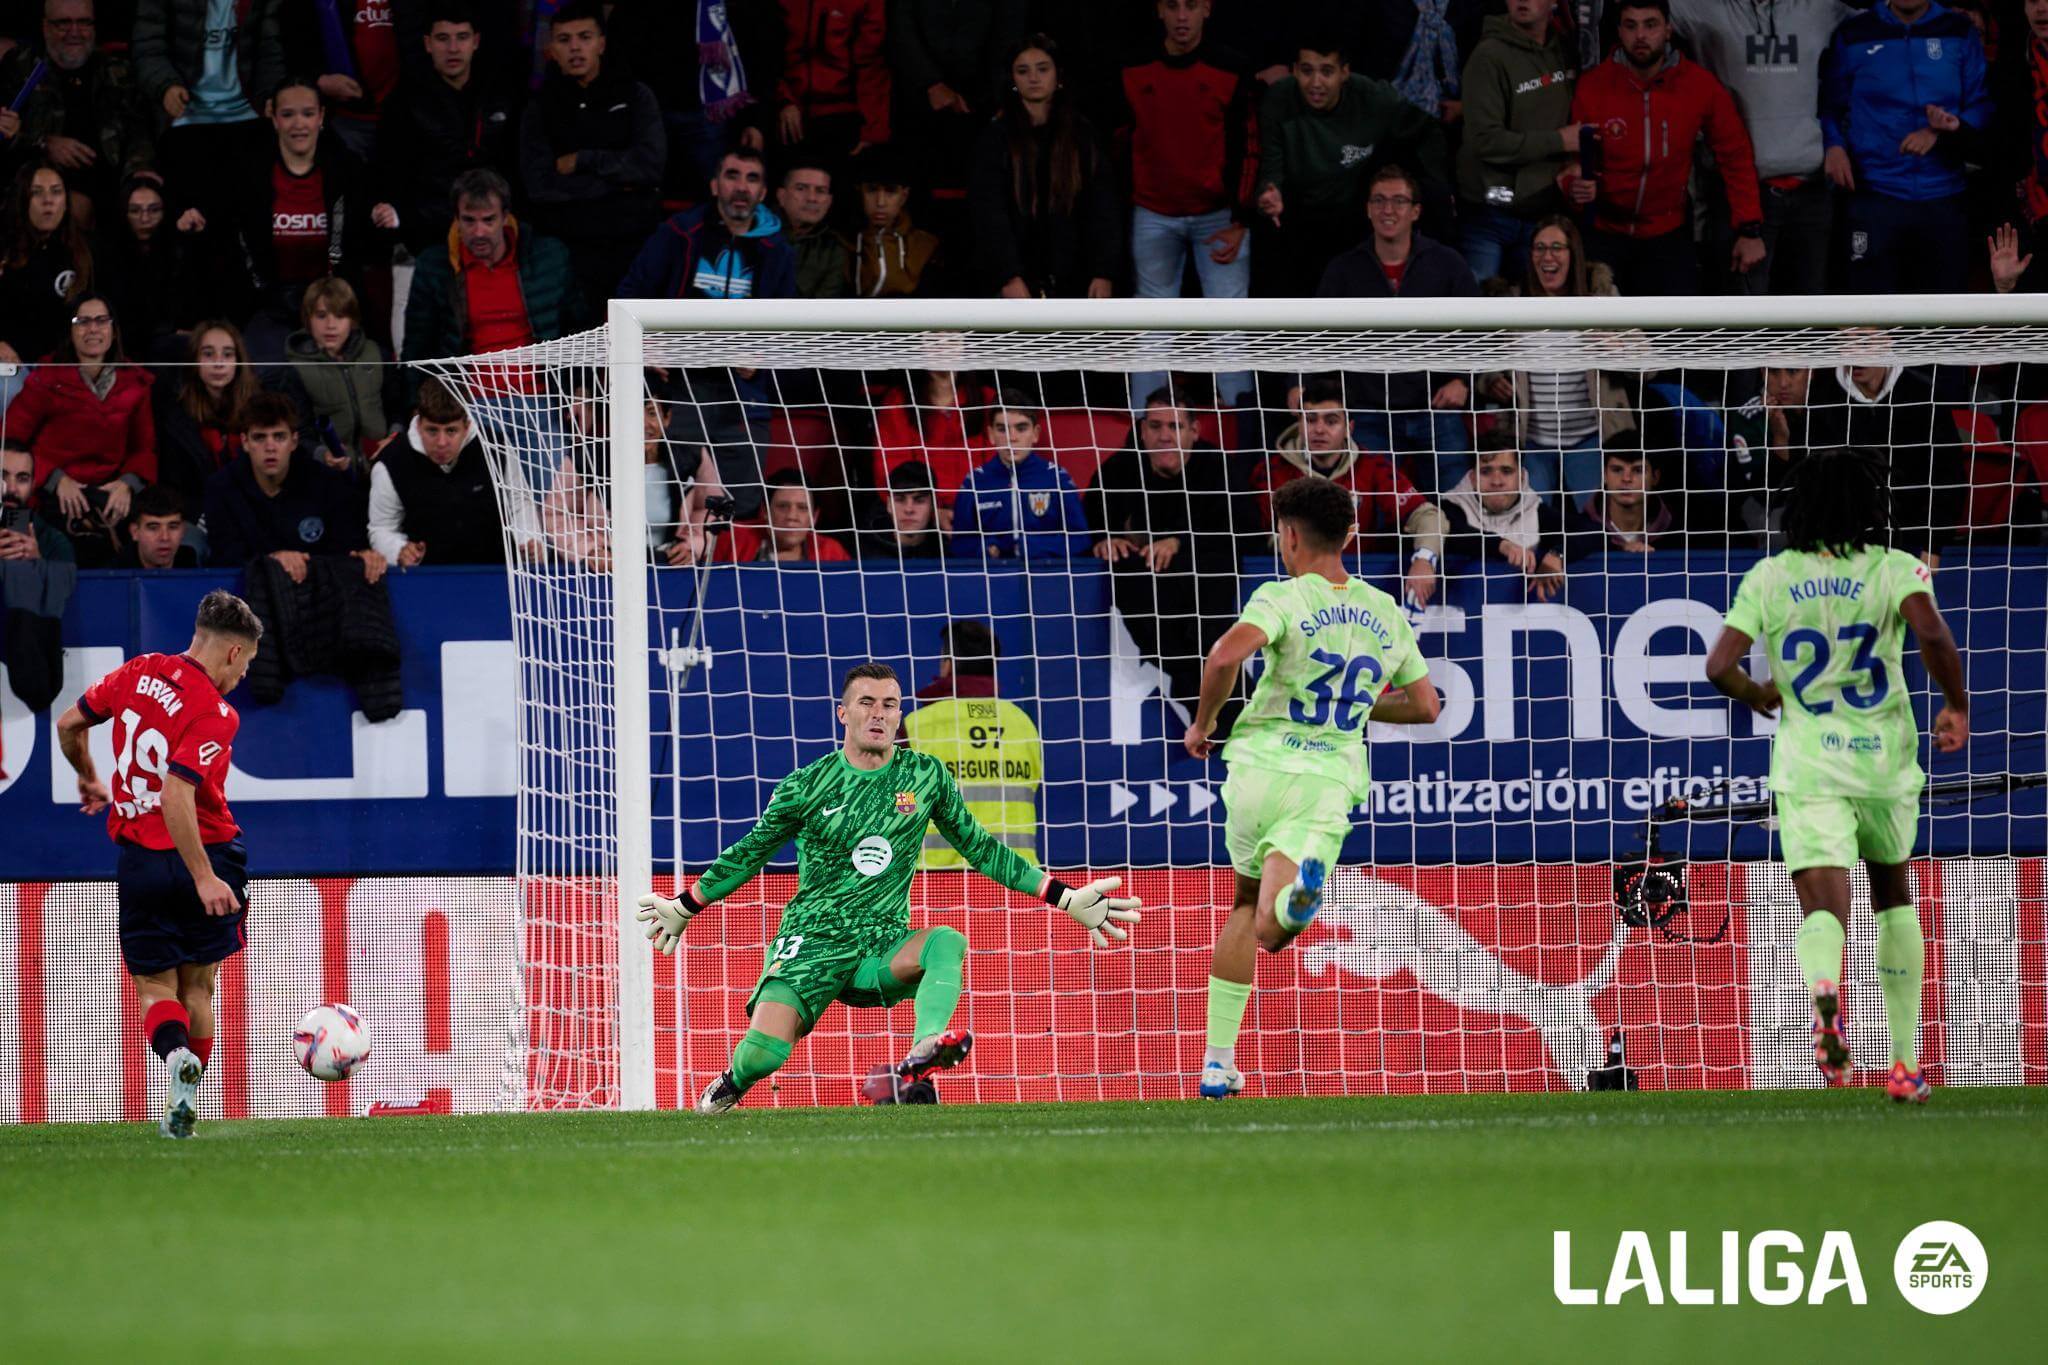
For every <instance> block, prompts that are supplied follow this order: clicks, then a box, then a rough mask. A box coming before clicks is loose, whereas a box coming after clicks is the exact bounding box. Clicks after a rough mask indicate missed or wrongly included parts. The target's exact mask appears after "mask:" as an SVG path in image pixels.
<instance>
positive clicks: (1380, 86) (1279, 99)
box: [1252, 34, 1450, 298]
mask: <svg viewBox="0 0 2048 1365" xmlns="http://www.w3.org/2000/svg"><path fill="white" fill-rule="evenodd" d="M1388 162H1398V163H1400V164H1401V165H1404V166H1410V167H1413V168H1415V169H1416V170H1417V171H1419V172H1420V175H1421V178H1422V180H1423V182H1424V190H1423V193H1424V197H1425V198H1426V199H1428V200H1429V201H1430V202H1431V203H1432V204H1438V203H1441V204H1444V206H1445V207H1448V197H1449V196H1448V186H1449V184H1450V176H1449V168H1450V152H1449V149H1448V144H1447V143H1446V142H1445V140H1444V131H1443V126H1442V125H1441V124H1439V123H1438V122H1437V121H1436V120H1435V119H1433V118H1431V117H1430V116H1429V115H1428V114H1425V113H1423V112H1422V111H1421V110H1419V109H1417V108H1416V107H1415V106H1414V105H1412V104H1409V103H1408V102H1407V101H1406V100H1404V99H1402V98H1401V95H1400V93H1399V92H1398V91H1396V90H1395V89H1394V87H1393V86H1391V85H1388V84H1387V83H1386V82H1385V81H1376V80H1373V79H1371V78H1370V77H1367V76H1354V75H1353V74H1352V73H1351V59H1350V54H1349V53H1348V52H1347V50H1346V47H1345V44H1344V42H1343V40H1342V39H1340V38H1337V37H1335V36H1330V37H1319V36H1316V35H1313V34H1312V35H1310V36H1309V37H1308V38H1307V39H1305V40H1304V41H1303V42H1302V44H1301V46H1300V48H1299V49H1298V50H1297V51H1296V53H1295V60H1294V69H1293V74H1292V75H1290V76H1287V77H1285V78H1284V79H1282V80H1279V81H1275V82H1274V83H1273V85H1272V87H1271V88H1270V89H1268V90H1267V91H1266V96H1265V99H1264V101H1263V103H1262V105H1261V107H1260V110H1259V174H1258V187H1259V195H1258V210H1259V213H1260V215H1261V216H1262V218H1263V220H1264V222H1265V223H1266V224H1267V225H1268V227H1267V229H1266V230H1265V233H1264V235H1267V236H1269V237H1270V238H1271V239H1272V240H1271V242H1270V244H1269V245H1268V246H1266V247H1261V248H1259V249H1256V250H1254V251H1253V252H1252V268H1253V269H1254V270H1255V271H1257V272H1259V273H1260V275H1261V276H1262V277H1263V278H1262V281H1261V284H1262V287H1261V288H1257V289H1255V290H1254V291H1253V292H1255V293H1260V294H1265V295H1267V296H1274V295H1278V296H1282V297H1292V298H1308V297H1313V296H1314V294H1315V292H1316V286H1317V284H1318V283H1319V282H1320V281H1321V280H1322V277H1323V269H1324V267H1326V266H1327V265H1329V263H1330V261H1331V259H1332V258H1334V257H1335V256H1336V255H1337V254H1338V253H1339V252H1342V251H1344V250H1346V249H1348V248H1350V247H1352V246H1355V245H1357V243H1358V241H1359V240H1360V239H1361V238H1362V237H1364V236H1365V232H1366V221H1365V200H1366V194H1367V191H1368V190H1369V189H1370V187H1371V185H1372V179H1373V176H1374V174H1376V173H1377V172H1378V170H1379V168H1380V167H1381V166H1383V165H1385V164H1387V163H1388Z"/></svg>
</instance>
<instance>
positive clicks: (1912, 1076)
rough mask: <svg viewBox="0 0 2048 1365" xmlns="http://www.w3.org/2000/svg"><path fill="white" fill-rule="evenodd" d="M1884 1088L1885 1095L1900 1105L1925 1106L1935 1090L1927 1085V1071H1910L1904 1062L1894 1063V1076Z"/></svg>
mask: <svg viewBox="0 0 2048 1365" xmlns="http://www.w3.org/2000/svg"><path fill="white" fill-rule="evenodd" d="M1884 1088H1885V1093H1886V1094H1888V1095H1890V1096H1891V1097H1892V1098H1893V1099H1895V1100H1897V1101H1898V1102H1899V1103H1900V1104H1925V1103H1927V1100H1928V1097H1929V1096H1930V1095H1932V1094H1933V1093H1934V1090H1933V1088H1932V1087H1931V1086H1929V1085H1928V1084H1927V1073H1926V1071H1924V1070H1913V1071H1908V1070H1907V1069H1906V1064H1905V1063H1904V1062H1893V1063H1892V1074H1891V1077H1890V1079H1888V1080H1886V1081H1885V1083H1884Z"/></svg>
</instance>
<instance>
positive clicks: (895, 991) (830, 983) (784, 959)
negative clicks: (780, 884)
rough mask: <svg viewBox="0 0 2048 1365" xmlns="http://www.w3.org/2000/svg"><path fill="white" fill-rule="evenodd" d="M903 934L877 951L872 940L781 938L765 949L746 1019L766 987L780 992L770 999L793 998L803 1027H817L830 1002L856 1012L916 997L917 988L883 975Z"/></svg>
mask: <svg viewBox="0 0 2048 1365" xmlns="http://www.w3.org/2000/svg"><path fill="white" fill-rule="evenodd" d="M909 938H910V935H909V934H899V935H898V936H897V937H896V938H894V939H892V940H889V941H888V942H887V943H886V944H885V945H883V946H881V947H880V948H879V951H877V945H876V944H875V942H874V941H873V940H864V941H863V940H855V939H851V938H846V937H840V936H834V935H830V934H782V935H780V936H779V937H777V938H776V940H775V941H774V942H773V943H771V944H769V945H768V960H767V961H766V962H765V963H764V964H762V969H761V979H760V980H759V981H757V982H755V983H754V993H753V994H752V995H749V996H748V997H747V1014H748V1016H749V1017H751V1016H752V1015H753V1013H754V1006H755V1005H756V1004H758V1003H760V1001H761V999H762V993H763V992H764V991H768V990H769V987H770V986H771V984H773V985H779V986H780V987H781V988H782V989H781V990H778V991H775V992H773V994H775V995H783V993H784V992H787V997H785V998H788V997H794V1003H795V1004H796V1007H797V1012H798V1013H800V1014H801V1015H803V1019H804V1024H805V1026H806V1027H809V1026H811V1025H813V1024H816V1023H817V1022H818V1016H819V1015H821V1014H823V1013H824V1012H825V1006H827V1005H829V1004H831V1003H832V1002H833V1001H834V1000H840V1001H844V1002H845V1003H846V1004H849V1005H853V1006H855V1007H857V1008H861V1009H866V1008H870V1007H872V1006H876V1005H883V1006H887V1005H893V1004H896V1003H897V1002H898V1001H901V1000H908V999H909V998H910V997H911V996H913V995H915V994H917V983H916V982H914V981H910V982H905V981H898V980H897V979H896V975H895V973H893V972H891V971H890V970H889V962H890V960H891V959H892V958H894V957H895V956H896V951H897V949H899V948H901V947H902V946H903V944H904V942H905V941H906V940H908V939H909Z"/></svg>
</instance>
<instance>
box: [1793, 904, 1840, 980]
mask: <svg viewBox="0 0 2048 1365" xmlns="http://www.w3.org/2000/svg"><path fill="white" fill-rule="evenodd" d="M1848 937H1849V933H1848V930H1846V929H1845V928H1843V927H1842V921H1841V920H1839V919H1837V918H1836V917H1835V916H1834V915H1833V914H1832V913H1830V912H1829V911H1826V910H1816V911H1814V912H1813V913H1812V914H1810V915H1808V916H1807V917H1806V918H1805V919H1803V920H1801V921H1800V922H1799V937H1798V938H1797V939H1796V940H1794V943H1795V947H1796V950H1797V952H1798V956H1799V972H1800V975H1802V976H1804V977H1805V978H1806V993H1807V994H1808V995H1811V994H1813V987H1814V983H1815V982H1818V981H1840V980H1841V979H1842V944H1843V943H1844V942H1845V941H1846V940H1847V939H1848Z"/></svg>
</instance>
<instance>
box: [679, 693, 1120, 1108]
mask: <svg viewBox="0 0 2048 1365" xmlns="http://www.w3.org/2000/svg"><path fill="white" fill-rule="evenodd" d="M839 721H840V723H841V724H842V725H844V726H845V727H846V739H845V742H844V743H843V744H842V746H841V747H840V748H839V749H838V750H837V751H836V752H834V753H831V754H828V755H826V756H825V757H824V758H821V759H819V760H818V761H817V762H815V763H812V764H809V765H808V766H806V767H803V768H799V769H797V771H795V772H793V773H791V774H790V775H789V776H788V777H785V778H784V779H783V780H782V781H781V782H779V783H777V784H776V787H775V794H774V795H773V796H772V797H771V798H770V799H769V801H768V809H767V810H766V811H764V812H762V814H761V819H760V821H759V822H758V823H757V824H755V826H754V828H753V829H752V830H751V831H750V832H748V834H747V835H746V836H745V837H744V838H742V839H741V840H740V841H739V842H738V843H736V844H734V845H733V846H732V847H731V848H728V849H726V850H725V851H724V852H723V853H721V854H719V855H718V861H717V862H715V863H713V864H712V865H711V866H710V868H709V869H707V870H706V871H705V873H704V875H703V876H701V877H699V878H698V879H697V884H696V887H695V888H694V890H689V889H686V890H683V891H681V892H679V893H678V894H677V895H676V896H675V897H674V898H673V899H670V898H669V897H666V896H656V895H651V894H650V895H644V896H642V897H640V912H639V918H640V919H641V920H642V921H643V922H645V924H646V925H647V937H648V938H650V939H652V940H653V941H654V945H655V946H656V947H657V948H659V949H661V951H662V952H664V953H672V952H674V951H675V947H676V944H677V943H678V942H679V941H680V940H681V938H682V936H683V930H684V928H685V927H686V926H687V925H688V924H689V922H690V920H691V919H692V918H694V917H695V916H696V915H697V914H698V913H699V912H701V911H702V910H703V909H704V907H705V906H707V905H709V904H710V903H711V902H713V901H715V900H719V899H720V898H722V897H725V896H729V895H731V894H732V893H733V892H735V891H737V890H739V889H740V888H741V887H742V886H744V885H746V884H747V882H749V881H750V880H752V879H753V876H754V874H755V873H757V872H759V871H760V870H761V869H762V867H764V866H765V865H766V864H767V862H768V860H769V859H770V858H771V857H773V856H774V855H775V851H776V850H777V849H779V848H781V847H782V846H783V845H784V844H786V843H788V842H789V841H790V839H792V838H794V839H795V840H796V848H797V892H796V895H795V896H794V897H792V898H791V900H790V902H789V904H788V906H786V907H785V908H784V909H783V912H782V921H781V923H780V924H778V925H777V926H776V929H777V936H776V938H775V941H774V942H773V943H771V944H769V945H768V954H767V961H766V963H765V964H764V969H763V971H762V973H761V980H760V984H758V985H756V986H755V987H754V993H753V995H751V996H750V997H748V999H747V1014H748V1017H749V1019H750V1021H751V1024H752V1027H750V1028H749V1029H748V1030H747V1034H746V1036H745V1037H744V1038H742V1039H741V1040H740V1044H739V1046H738V1047H736V1048H735V1049H733V1054H732V1064H731V1065H730V1066H729V1067H727V1068H726V1070H725V1071H724V1072H723V1073H722V1074H721V1075H720V1076H719V1077H718V1079H716V1080H714V1081H713V1082H712V1083H711V1084H710V1086H708V1087H707V1088H706V1089H705V1091H704V1093H703V1095H702V1096H700V1097H699V1098H698V1100H697V1112H698V1113H700V1114H721V1113H724V1112H725V1111H726V1110H728V1109H730V1108H732V1107H733V1106H734V1105H736V1104H738V1103H739V1102H740V1096H742V1095H744V1094H745V1093H746V1092H747V1087H749V1086H751V1085H753V1084H754V1083H755V1082H756V1081H759V1080H762V1079H764V1078H766V1077H768V1076H769V1075H772V1074H773V1073H774V1072H775V1070H776V1069H777V1068H778V1067H780V1066H781V1065H782V1064H783V1063H784V1062H785V1061H787V1060H788V1059H789V1051H790V1048H791V1047H792V1046H793V1045H794V1044H795V1043H796V1041H797V1039H799V1038H801V1037H803V1036H804V1035H805V1034H806V1033H809V1032H810V1031H811V1029H812V1028H814V1027H816V1025H817V1022H818V1017H819V1016H820V1015H822V1014H823V1013H824V1012H825V1007H826V1006H827V1005H829V1004H831V1003H832V1002H833V1001H834V1000H843V1001H845V1002H846V1003H847V1004H849V1005H854V1006H862V1007H865V1006H869V1005H883V1006H887V1005H894V1004H896V1003H897V1002H899V1001H902V1000H910V999H915V1000H916V1002H917V1006H916V1008H917V1029H916V1042H915V1043H913V1044H912V1046H911V1049H910V1052H909V1054H908V1055H906V1056H905V1057H904V1059H903V1061H902V1062H901V1063H900V1064H899V1065H898V1066H897V1068H896V1071H897V1074H898V1075H900V1076H903V1077H906V1078H908V1079H912V1080H915V1079H919V1078H922V1077H923V1076H925V1075H926V1074H927V1073H929V1072H931V1071H934V1070H937V1069H939V1068H942V1067H950V1066H957V1065H959V1064H960V1062H961V1061H962V1060H963V1059H964V1058H965V1057H966V1056H967V1051H968V1049H969V1048H970V1047H971V1046H973V1043H974V1039H973V1037H972V1036H971V1035H969V1034H968V1032H967V1031H966V1030H965V1029H954V1028H951V1027H949V1025H950V1024H951V1023H952V1019H953V1011H954V1009H955V1008H956V1007H957V1006H958V1005H959V1003H960V985H961V973H962V970H963V964H964V961H965V959H966V956H967V938H966V935H964V934H962V933H961V932H960V931H959V930H958V929H954V928H951V927H948V926H945V925H939V926H936V927H934V928H930V929H920V930H918V931H917V932H916V933H912V932H911V931H910V879H911V876H912V875H913V874H914V873H915V872H916V871H917V855H918V851H919V849H920V848H922V847H923V844H924V836H925V826H926V824H927V823H930V824H933V825H936V826H938V829H939V832H940V833H941V834H943V835H945V837H946V839H947V840H948V841H949V842H951V843H952V845H953V847H955V848H957V849H959V850H960V852H961V853H962V854H964V855H965V856H966V858H967V861H968V862H969V863H971V864H973V866H974V867H975V868H976V869H977V870H979V871H980V872H981V873H982V874H983V875H984V876H988V877H991V878H993V879H995V880H996V881H999V882H1001V883H1002V884H1003V885H1004V886H1007V887H1009V888H1010V889H1011V890H1012V891H1021V892H1024V893H1026V894H1028V895H1033V896H1037V897H1039V898H1041V899H1043V900H1044V901H1045V903H1046V904H1048V905H1052V906H1056V907H1058V908H1059V909H1061V910H1064V911H1066V912H1067V914H1069V915H1071V916H1073V918H1074V919H1075V920H1076V921H1078V922H1079V923H1080V924H1081V925H1082V927H1084V928H1085V929H1087V930H1088V932H1089V935H1090V936H1091V937H1092V938H1093V939H1094V941H1095V945H1096V946H1097V947H1099V948H1106V947H1108V946H1109V940H1110V939H1111V938H1115V939H1119V940H1121V939H1124V938H1127V937H1128V935H1127V934H1126V933H1125V932H1124V930H1123V928H1122V927H1121V926H1122V925H1125V924H1135V923H1137V921H1138V901H1137V898H1136V897H1134V896H1112V895H1111V894H1110V893H1111V892H1113V891H1115V890H1116V889H1117V887H1118V886H1119V885H1120V884H1121V881H1120V879H1119V878H1116V877H1103V878H1101V879H1099V880H1097V881H1093V882H1090V883H1089V884H1088V885H1086V886H1080V887H1070V886H1067V885H1066V884H1065V883H1063V882H1061V881H1059V880H1058V879H1057V878H1055V877H1051V876H1048V875H1047V874H1046V873H1044V872H1042V871H1040V870H1039V869H1038V868H1035V867H1033V866H1032V865H1031V864H1029V863H1027V862H1025V861H1024V860H1023V859H1022V858H1020V857H1019V856H1017V854H1016V853H1015V852H1013V851H1012V850H1010V849H1009V848H1008V847H1006V846H1005V845H1003V844H1002V843H1001V842H999V841H998V840H997V839H996V837H995V836H994V835H992V834H990V833H989V832H988V831H987V830H986V829H983V828H982V826H981V824H980V822H979V821H977V820H976V819H975V818H974V816H973V815H972V814H970V813H969V812H968V810H967V806H966V803H965V802H963V801H962V800H961V799H960V789H959V788H958V787H956V786H955V785H954V784H953V775H952V773H950V772H948V771H947V770H946V765H945V764H943V763H941V762H940V761H939V760H938V759H936V758H933V757H932V756H931V755H929V754H920V753H916V752H914V751H912V750H910V749H904V748H898V747H897V744H896V731H897V729H898V727H899V726H901V725H902V723H903V688H902V686H901V685H900V684H899V683H898V682H897V680H896V674H895V672H894V671H893V670H891V669H890V668H889V666H888V665H887V664H875V663H868V664H861V665H859V666H857V667H855V668H853V669H851V670H849V671H848V673H847V675H846V681H845V684H844V686H842V687H841V688H840V700H839ZM1105 936H1106V937H1105Z"/></svg>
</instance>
